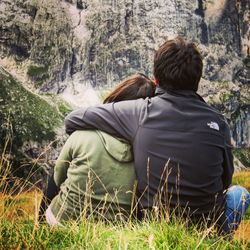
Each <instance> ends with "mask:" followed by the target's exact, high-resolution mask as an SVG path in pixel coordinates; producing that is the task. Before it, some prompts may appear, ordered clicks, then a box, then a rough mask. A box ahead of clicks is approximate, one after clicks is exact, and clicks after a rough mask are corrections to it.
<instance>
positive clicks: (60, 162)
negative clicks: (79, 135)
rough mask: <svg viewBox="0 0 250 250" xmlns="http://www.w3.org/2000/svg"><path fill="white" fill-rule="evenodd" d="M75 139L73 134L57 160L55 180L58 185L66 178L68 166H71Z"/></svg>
mask: <svg viewBox="0 0 250 250" xmlns="http://www.w3.org/2000/svg"><path fill="white" fill-rule="evenodd" d="M72 141H74V139H73V135H71V136H70V137H69V138H68V140H67V141H66V143H65V144H64V146H63V148H62V150H61V152H60V155H59V157H58V159H57V161H56V165H55V170H54V180H55V183H56V185H57V186H58V187H60V185H61V184H62V183H63V182H64V181H65V180H66V178H67V172H68V168H69V166H70V162H71V161H72V152H71V151H72V150H71V144H72Z"/></svg>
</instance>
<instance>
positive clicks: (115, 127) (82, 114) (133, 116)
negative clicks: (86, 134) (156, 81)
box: [65, 99, 149, 142]
mask: <svg viewBox="0 0 250 250" xmlns="http://www.w3.org/2000/svg"><path fill="white" fill-rule="evenodd" d="M148 103H149V99H145V100H143V99H138V100H131V101H123V102H117V103H109V104H103V105H99V106H97V107H89V108H87V109H80V110H76V111H73V112H71V113H70V114H69V115H68V116H67V117H66V118H65V127H66V132H67V133H68V134H71V133H72V132H74V131H75V130H83V129H99V130H102V131H104V132H106V133H109V134H111V135H114V136H118V137H122V138H125V139H127V140H128V141H130V142H132V141H133V139H134V137H135V134H136V132H137V129H138V127H139V124H140V121H141V120H142V119H143V117H144V116H145V115H146V113H147V107H148Z"/></svg>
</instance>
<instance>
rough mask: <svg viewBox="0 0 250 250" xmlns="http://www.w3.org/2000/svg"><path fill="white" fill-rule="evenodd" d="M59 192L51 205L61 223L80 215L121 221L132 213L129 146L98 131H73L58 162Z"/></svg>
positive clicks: (132, 170) (56, 174) (132, 167)
mask: <svg viewBox="0 0 250 250" xmlns="http://www.w3.org/2000/svg"><path fill="white" fill-rule="evenodd" d="M54 178H55V182H56V184H57V185H58V186H60V189H61V191H60V192H59V194H58V195H57V196H56V197H55V198H54V199H53V201H52V203H51V211H52V212H53V214H54V215H55V217H56V218H57V219H58V220H60V219H63V220H67V219H69V218H70V219H78V218H79V217H80V215H83V216H89V215H93V216H94V217H100V218H105V219H109V220H110V219H111V220H112V219H120V217H127V216H128V215H129V214H130V212H131V203H132V197H133V192H132V190H133V185H134V181H135V172H134V164H133V156H132V154H131V146H130V145H129V144H128V143H127V142H125V141H124V140H121V139H117V138H115V137H112V136H110V135H108V134H106V133H104V132H101V131H76V132H74V133H73V134H72V135H71V136H70V137H69V139H68V140H67V142H66V144H65V145H64V147H63V149H62V152H61V154H60V156H59V158H58V160H57V164H56V167H55V174H54Z"/></svg>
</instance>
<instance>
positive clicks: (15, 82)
mask: <svg viewBox="0 0 250 250" xmlns="http://www.w3.org/2000/svg"><path fill="white" fill-rule="evenodd" d="M175 35H182V36H184V37H187V38H188V39H190V40H193V41H194V42H196V43H197V44H198V45H199V49H200V50H201V52H202V55H203V58H204V71H203V78H202V81H201V85H200V89H199V93H200V94H201V95H202V96H203V97H204V98H205V100H206V101H207V102H209V103H210V104H211V105H213V106H214V107H216V108H217V109H219V110H220V111H221V112H222V113H223V114H224V115H225V116H226V118H227V120H228V122H229V125H230V128H231V133H232V140H233V143H234V145H235V151H234V152H235V155H236V158H235V161H236V167H237V169H239V170H240V169H244V168H245V167H250V165H249V164H250V150H249V147H250V2H249V0H241V1H240V0H197V1H188V0H171V1H170V0H158V1H157V0H123V1H120V0H101V1H100V0H99V1H97V0H61V1H60V0H1V1H0V108H1V112H0V150H1V153H2V155H6V157H7V156H8V157H9V158H10V159H9V160H10V161H12V162H14V163H13V166H14V171H13V175H18V176H27V175H28V173H30V170H31V169H33V170H34V169H35V171H36V174H34V175H32V178H31V179H32V180H33V181H37V180H38V179H40V178H42V177H43V176H45V175H44V171H45V172H48V171H49V168H50V165H53V160H54V159H56V157H57V155H58V152H59V150H60V148H61V146H62V144H63V141H64V140H65V134H64V130H63V118H64V116H65V115H66V114H67V113H68V112H70V111H71V110H72V109H74V108H76V107H83V106H88V105H95V104H97V103H99V102H100V98H99V97H100V96H101V95H102V94H103V93H105V91H107V90H108V89H110V88H111V87H112V86H114V85H115V84H117V83H118V82H119V81H121V80H122V79H124V78H126V77H127V76H129V75H130V74H133V73H135V72H142V73H145V74H147V75H149V76H152V65H153V63H152V62H153V56H154V52H155V50H156V49H157V48H158V47H159V45H160V44H161V43H163V42H164V41H165V40H166V39H168V38H170V37H173V36H175ZM98 94H99V95H98ZM100 94H101V95H100ZM9 152H11V154H9Z"/></svg>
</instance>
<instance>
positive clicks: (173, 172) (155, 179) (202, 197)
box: [133, 91, 232, 214]
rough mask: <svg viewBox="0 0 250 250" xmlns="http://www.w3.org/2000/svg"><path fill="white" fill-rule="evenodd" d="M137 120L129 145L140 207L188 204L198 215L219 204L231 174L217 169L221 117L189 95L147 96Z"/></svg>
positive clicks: (224, 131) (221, 162)
mask: <svg viewBox="0 0 250 250" xmlns="http://www.w3.org/2000/svg"><path fill="white" fill-rule="evenodd" d="M145 110H146V109H145ZM142 117H143V120H142V121H141V123H140V126H139V128H138V131H137V134H136V136H135V138H134V142H133V148H134V155H135V166H136V173H137V177H138V188H139V194H140V195H142V197H141V200H140V203H141V205H142V207H143V208H151V207H152V206H158V205H159V203H161V204H167V205H168V206H170V208H174V207H176V206H181V207H183V208H185V207H186V206H188V207H190V209H191V212H195V213H196V214H200V213H207V212H209V211H211V210H212V209H213V207H214V205H215V204H218V205H219V204H221V203H222V192H223V190H224V189H225V186H227V185H228V184H229V183H230V180H231V172H232V169H227V167H225V169H224V167H223V166H225V165H226V164H227V163H226V162H225V159H224V155H225V154H228V152H227V149H226V147H227V145H226V144H227V142H226V140H227V139H226V135H227V137H228V140H229V130H228V127H227V125H226V123H225V121H224V120H223V117H222V116H221V115H220V114H219V113H218V112H216V111H215V110H213V109H212V108H210V107H209V106H208V105H207V104H206V103H205V102H204V101H203V100H202V99H201V98H200V97H199V96H198V95H196V94H195V93H194V92H193V91H175V92H173V91H172V92H165V93H163V94H162V95H159V96H156V97H155V98H152V99H151V103H150V104H149V105H148V109H147V114H146V115H145V116H142ZM228 157H231V156H230V155H228ZM229 164H230V162H229ZM228 167H230V166H228ZM227 170H228V173H227V174H226V171H227ZM223 174H224V175H225V174H226V175H228V176H226V175H225V176H223ZM223 182H224V183H223ZM159 197H160V199H159ZM216 199H217V200H216Z"/></svg>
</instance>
